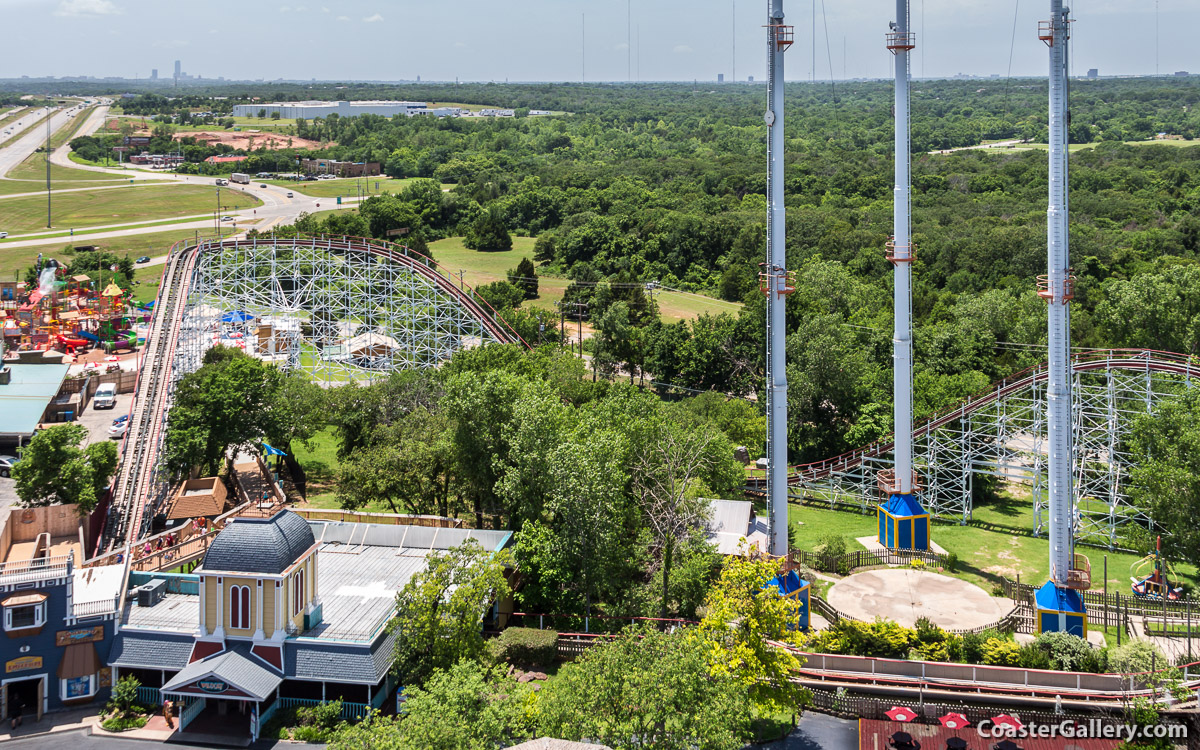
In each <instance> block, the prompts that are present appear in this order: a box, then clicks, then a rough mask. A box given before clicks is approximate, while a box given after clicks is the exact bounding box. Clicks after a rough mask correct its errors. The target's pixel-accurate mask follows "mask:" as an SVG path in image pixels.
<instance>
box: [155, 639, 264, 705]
mask: <svg viewBox="0 0 1200 750" xmlns="http://www.w3.org/2000/svg"><path fill="white" fill-rule="evenodd" d="M209 676H212V677H215V678H216V679H218V680H221V681H222V682H226V683H229V684H230V685H232V686H233V687H235V688H237V689H238V690H241V691H242V692H244V693H248V694H249V695H252V696H254V698H255V699H257V700H266V698H267V697H268V696H270V695H271V691H273V690H274V689H275V688H277V687H279V683H281V682H283V678H282V677H280V676H279V675H278V674H276V673H275V672H272V671H271V670H270V669H267V668H266V667H264V666H262V664H261V663H260V662H258V661H257V660H255V659H254V658H253V657H251V656H250V650H249V647H247V646H243V645H241V644H239V645H237V646H234V647H233V648H230V649H228V650H226V651H222V652H221V653H219V654H217V655H216V656H210V657H208V658H207V659H203V660H201V661H194V662H192V663H191V664H189V665H187V666H186V667H184V668H183V669H181V670H179V673H178V674H176V675H175V676H174V677H172V678H171V679H170V680H168V681H167V684H166V685H163V686H162V691H163V692H166V693H171V692H174V691H176V690H178V689H179V688H181V687H183V686H184V685H187V684H189V683H192V682H195V681H196V680H199V679H202V678H205V677H209Z"/></svg>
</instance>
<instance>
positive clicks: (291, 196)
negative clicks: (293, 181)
mask: <svg viewBox="0 0 1200 750" xmlns="http://www.w3.org/2000/svg"><path fill="white" fill-rule="evenodd" d="M288 197H289V198H294V197H296V196H294V195H292V194H291V193H288Z"/></svg>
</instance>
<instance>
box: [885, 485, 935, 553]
mask: <svg viewBox="0 0 1200 750" xmlns="http://www.w3.org/2000/svg"><path fill="white" fill-rule="evenodd" d="M879 543H880V544H882V545H883V546H884V547H887V548H888V549H906V550H928V549H929V513H928V512H927V511H926V510H925V509H924V508H922V507H921V503H919V502H917V498H916V497H915V496H913V495H892V496H891V497H889V498H888V500H887V502H886V503H884V504H883V505H880V506H879Z"/></svg>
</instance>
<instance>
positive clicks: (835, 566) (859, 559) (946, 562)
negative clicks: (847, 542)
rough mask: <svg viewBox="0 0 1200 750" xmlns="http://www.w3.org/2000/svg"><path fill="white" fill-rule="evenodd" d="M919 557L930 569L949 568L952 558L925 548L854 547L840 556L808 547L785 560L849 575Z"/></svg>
mask: <svg viewBox="0 0 1200 750" xmlns="http://www.w3.org/2000/svg"><path fill="white" fill-rule="evenodd" d="M917 560H919V561H920V562H921V563H922V564H924V565H928V566H930V567H933V568H946V567H950V564H951V562H952V560H951V559H950V557H949V556H948V555H939V554H938V553H936V552H931V551H928V550H896V549H884V550H877V551H876V550H865V549H860V550H855V551H853V552H847V553H845V554H842V555H831V554H827V553H824V552H809V551H808V550H802V549H798V550H792V552H791V553H789V555H788V561H789V562H790V563H791V564H792V565H800V566H804V567H807V568H813V569H814V570H819V571H822V572H826V573H840V574H842V575H846V574H849V573H850V572H852V571H855V570H859V569H861V568H877V567H885V566H888V565H911V564H912V563H913V562H914V561H917Z"/></svg>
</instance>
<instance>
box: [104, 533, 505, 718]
mask: <svg viewBox="0 0 1200 750" xmlns="http://www.w3.org/2000/svg"><path fill="white" fill-rule="evenodd" d="M444 520H445V521H446V522H450V519H444ZM511 536H512V533H511V532H508V531H480V530H472V529H460V528H452V527H446V526H442V527H439V526H407V525H398V524H386V525H385V524H365V523H362V524H360V523H347V522H341V521H317V520H313V521H308V520H305V519H304V518H303V517H301V516H300V515H299V514H297V513H293V512H291V511H282V512H280V513H277V514H275V515H274V516H272V517H271V518H234V519H233V520H232V521H230V522H229V523H228V524H227V525H226V526H225V527H224V529H222V530H221V531H220V532H219V533H218V534H217V535H216V537H215V538H214V539H213V541H212V542H211V543H210V544H209V546H208V549H207V552H206V553H205V555H204V559H203V562H202V564H201V566H200V567H199V568H197V569H196V570H195V571H193V572H192V573H187V574H174V575H172V574H164V573H152V574H151V573H143V574H137V575H131V576H130V587H131V590H132V589H133V587H139V586H146V585H147V584H148V585H149V586H150V587H152V588H154V589H155V590H156V591H159V592H161V596H160V597H158V598H155V599H142V600H140V601H139V598H138V597H134V596H130V597H129V601H127V602H126V604H125V605H124V611H123V613H122V617H121V628H120V634H119V635H118V636H117V638H116V640H115V642H114V644H113V648H112V653H111V656H110V660H109V663H110V664H111V665H112V667H113V671H114V678H115V677H117V676H122V675H125V674H133V675H135V676H136V677H137V678H138V680H139V681H140V682H141V683H142V684H143V685H145V686H146V688H145V689H144V690H143V695H144V696H146V697H147V698H151V699H155V700H159V701H161V700H162V699H163V698H164V697H169V698H171V699H172V700H173V701H174V702H175V704H176V705H177V706H179V707H180V709H181V711H180V721H179V726H180V731H181V732H185V733H186V732H189V731H191V732H203V731H206V729H211V728H213V727H214V726H216V727H220V729H221V731H223V732H226V733H227V732H228V731H229V730H230V728H231V727H232V728H238V727H240V731H244V732H245V733H246V734H247V735H249V734H250V733H251V731H252V729H251V727H252V722H253V721H257V722H258V723H259V725H261V724H262V723H265V722H266V721H267V720H269V719H270V717H271V715H272V714H273V713H274V712H275V711H276V710H277V709H279V708H281V707H293V706H305V705H316V704H318V703H320V702H322V701H326V700H335V699H338V698H340V699H342V700H343V702H344V709H343V710H344V712H346V713H344V714H343V715H354V716H358V715H362V714H363V713H365V712H366V710H367V709H368V708H370V707H375V708H379V707H381V706H382V705H383V704H384V702H385V701H386V700H387V699H388V698H389V696H391V695H392V694H393V693H394V691H395V687H396V686H395V685H394V684H393V682H392V678H391V677H390V676H389V671H390V668H391V665H392V660H393V656H394V653H395V643H396V641H395V639H396V638H397V635H396V633H395V632H394V631H392V630H391V629H389V628H388V627H387V625H388V622H389V621H390V620H391V619H392V617H393V615H394V614H395V596H396V592H398V591H399V590H400V589H402V588H403V587H404V585H405V584H406V583H407V582H408V581H409V579H411V578H412V577H413V576H414V575H415V574H416V573H418V572H419V571H421V570H423V569H424V568H425V566H426V562H427V559H428V557H429V555H430V554H431V553H433V552H437V551H439V550H446V549H450V548H452V547H456V546H458V545H460V544H462V543H463V542H465V541H467V540H468V539H474V540H476V541H477V542H479V543H480V544H482V545H483V547H484V548H485V549H489V550H497V551H498V550H500V549H503V548H504V547H505V546H506V545H507V544H508V543H509V540H510V538H511Z"/></svg>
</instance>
